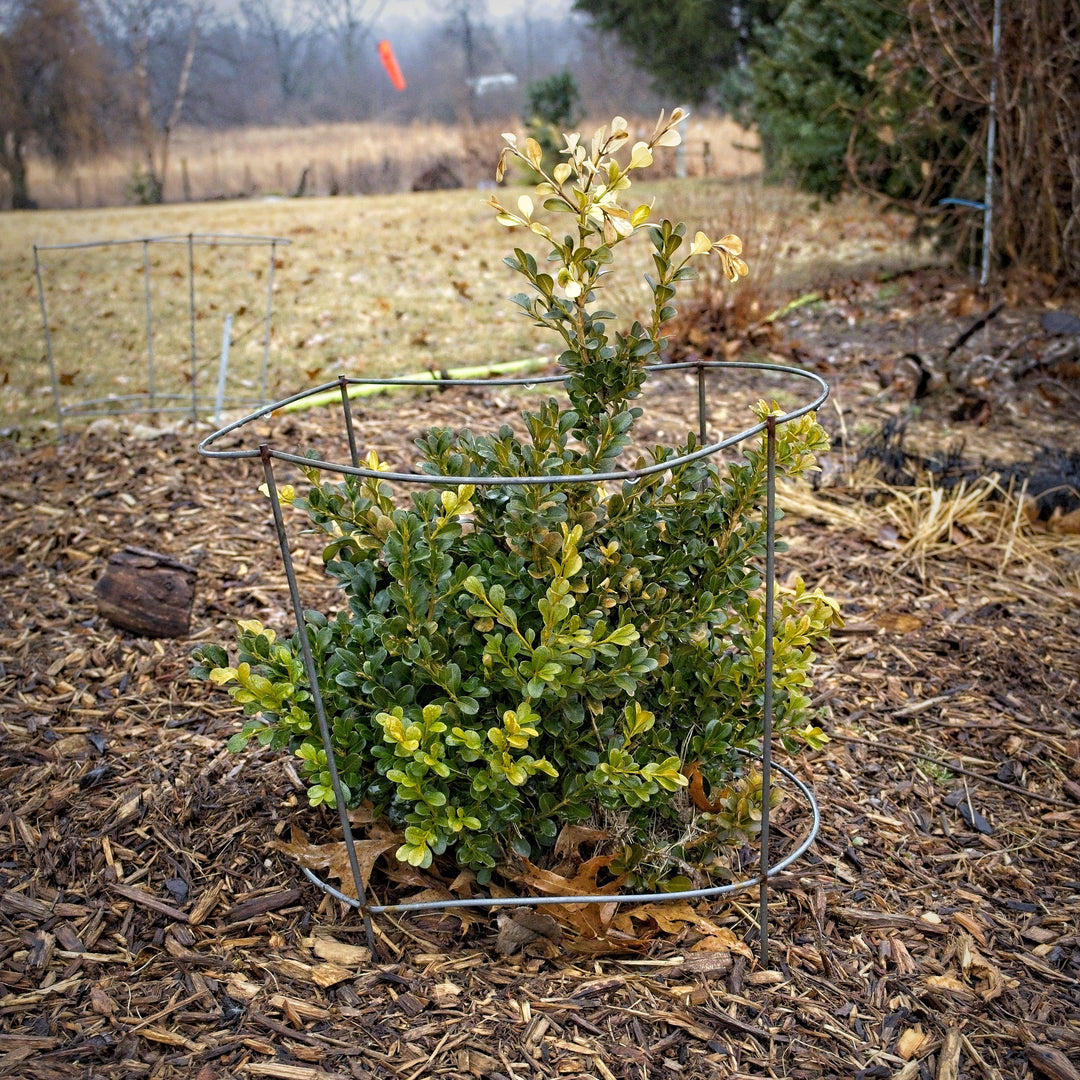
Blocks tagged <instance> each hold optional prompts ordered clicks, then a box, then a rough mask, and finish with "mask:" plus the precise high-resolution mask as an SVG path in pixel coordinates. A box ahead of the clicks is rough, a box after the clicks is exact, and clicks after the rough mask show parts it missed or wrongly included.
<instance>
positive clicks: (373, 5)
mask: <svg viewBox="0 0 1080 1080" xmlns="http://www.w3.org/2000/svg"><path fill="white" fill-rule="evenodd" d="M312 2H313V4H314V7H315V11H316V12H317V13H318V16H319V20H320V26H319V29H320V30H322V31H324V32H325V33H327V34H329V35H330V36H331V37H332V38H333V39H334V40H335V41H337V42H338V43H339V47H340V49H341V56H342V59H343V61H344V64H345V72H344V75H345V93H344V95H343V96H344V99H345V101H346V103H347V107H348V108H349V110H350V111H351V112H353V113H354V114H355V103H356V89H357V85H358V79H359V75H360V59H361V57H362V55H363V51H364V47H365V45H366V44H367V42H368V40H369V39H370V38H371V35H372V31H373V30H374V29H375V23H376V22H377V21H378V20H379V18H380V16H381V15H382V13H383V9H384V8H385V7H386V4H387V0H312Z"/></svg>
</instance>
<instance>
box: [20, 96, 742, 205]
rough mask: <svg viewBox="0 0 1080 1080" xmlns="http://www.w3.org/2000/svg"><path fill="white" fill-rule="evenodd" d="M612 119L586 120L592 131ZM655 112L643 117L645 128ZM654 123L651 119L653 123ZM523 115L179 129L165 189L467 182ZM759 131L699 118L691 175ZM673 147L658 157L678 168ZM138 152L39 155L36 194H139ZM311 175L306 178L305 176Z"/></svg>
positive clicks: (78, 201) (726, 161) (735, 154)
mask: <svg viewBox="0 0 1080 1080" xmlns="http://www.w3.org/2000/svg"><path fill="white" fill-rule="evenodd" d="M605 119H606V118H604V119H598V120H596V122H595V123H590V122H589V121H586V122H585V123H584V124H583V125H582V130H592V129H593V128H594V127H598V126H599V125H600V124H601V123H603V122H605ZM652 123H653V119H649V120H648V121H641V122H640V125H639V126H641V128H642V130H643V132H647V130H649V129H651V127H652ZM646 125H647V126H646ZM517 128H518V124H517V122H516V121H506V122H502V123H500V122H495V121H484V122H482V123H478V124H471V125H459V126H456V127H446V126H443V125H439V124H422V123H416V124H412V125H409V126H407V127H400V126H392V125H389V124H379V123H357V124H306V125H304V126H302V127H284V126H283V127H276V128H240V129H237V130H226V131H208V130H203V129H196V128H190V127H181V128H179V129H178V130H177V132H176V134H175V136H174V137H173V140H172V143H171V145H170V157H169V161H170V164H169V168H168V172H167V174H166V177H165V186H166V196H167V198H168V199H169V200H171V201H179V200H181V199H183V200H184V201H186V202H190V201H192V200H194V201H196V202H202V201H206V200H213V199H223V198H237V197H241V198H250V197H253V196H267V195H283V196H287V195H294V194H296V193H297V191H298V190H300V189H301V187H302V189H303V192H304V193H306V194H308V195H370V194H379V193H386V192H392V191H401V190H404V191H408V190H410V189H411V188H412V187H413V185H414V184H416V183H417V182H418V181H420V180H421V178H422V176H423V175H424V173H425V172H427V171H428V170H429V169H431V168H432V167H434V166H438V165H443V166H447V167H448V168H449V169H450V170H451V172H452V173H453V174H454V175H455V176H456V177H457V178H458V179H459V180H460V181H461V182H462V183H463V184H464V185H466V186H469V187H473V186H475V185H477V184H481V183H484V182H485V181H489V180H490V179H491V176H492V173H493V172H494V169H495V159H496V158H497V157H498V152H499V151H498V148H499V146H500V145H501V143H500V141H499V134H500V132H502V131H506V130H517ZM754 141H755V140H754V137H753V136H752V135H751V134H750V133H749V132H747V131H745V130H744V129H743V128H741V127H739V126H738V125H737V124H735V123H734V122H733V121H731V120H729V119H726V118H723V117H712V116H704V117H694V118H693V119H691V120H690V121H689V126H688V129H687V141H686V150H685V153H686V171H687V173H688V175H690V176H712V177H716V178H718V179H730V178H732V177H738V176H747V175H749V174H751V173H754V172H757V171H758V170H759V169H760V167H761V159H760V156H759V155H758V154H757V153H756V151H755V150H754V149H753V146H754ZM674 162H675V155H674V153H665V154H664V155H663V156H662V158H661V159H660V160H659V161H658V165H657V168H658V170H659V171H666V172H671V171H672V170H673V168H674ZM135 169H136V166H135V163H134V157H133V154H132V152H130V151H126V152H125V151H118V152H115V153H110V154H104V155H101V156H100V157H96V158H94V159H93V160H90V161H87V162H84V163H82V164H80V165H78V166H77V167H75V168H73V169H70V170H67V171H64V172H61V173H58V172H57V171H56V170H55V169H54V168H53V167H52V166H51V165H49V164H48V163H46V162H44V161H40V160H37V161H32V162H31V178H32V185H33V194H34V198H35V199H36V200H37V202H38V204H39V205H40V206H41V207H43V208H48V209H56V208H62V209H81V208H83V207H101V206H119V205H123V204H124V203H127V202H130V201H132V196H131V184H132V178H133V176H134V173H135ZM305 174H306V175H305Z"/></svg>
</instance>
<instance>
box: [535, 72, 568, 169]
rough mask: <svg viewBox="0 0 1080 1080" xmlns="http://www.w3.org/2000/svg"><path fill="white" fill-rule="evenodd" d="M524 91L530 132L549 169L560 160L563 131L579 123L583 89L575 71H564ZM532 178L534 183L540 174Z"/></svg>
mask: <svg viewBox="0 0 1080 1080" xmlns="http://www.w3.org/2000/svg"><path fill="white" fill-rule="evenodd" d="M525 93H526V96H527V97H528V110H527V114H526V115H527V116H528V117H529V120H528V124H527V129H528V133H529V135H530V136H531V137H532V138H534V139H535V140H536V141H537V142H538V143H539V144H540V149H541V151H542V152H543V161H544V163H545V165H546V166H547V167H548V168H549V169H550V168H552V167H553V166H554V165H555V163H556V161H558V158H559V146H560V145H561V136H562V133H563V132H564V131H569V130H570V129H571V128H572V127H573V125H574V124H575V123H577V113H578V109H579V108H580V106H581V92H580V91H579V90H578V85H577V80H576V79H575V78H574V76H573V74H572V73H571V72H569V71H563V72H561V73H560V74H558V75H552V76H551V77H550V78H548V79H542V80H540V81H539V82H534V83H530V84H529V86H528V87H526V90H525ZM531 179H533V182H534V183H535V182H536V180H538V179H539V177H538V176H536V174H533V177H532V178H531Z"/></svg>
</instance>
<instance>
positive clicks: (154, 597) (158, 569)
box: [94, 547, 196, 638]
mask: <svg viewBox="0 0 1080 1080" xmlns="http://www.w3.org/2000/svg"><path fill="white" fill-rule="evenodd" d="M195 577H196V571H195V568H194V567H193V566H187V565H186V564H184V563H181V562H177V560H176V559H173V558H172V557H171V556H169V555H162V554H160V553H158V552H156V551H146V550H145V549H144V548H138V547H126V548H124V549H123V550H122V551H118V552H116V553H115V554H113V555H110V556H109V562H108V565H107V566H106V568H105V573H104V574H102V575H101V577H100V578H99V579H98V581H97V584H96V585H95V586H94V591H95V592H96V593H97V609H98V613H99V614H100V615H102V616H103V617H104V618H106V619H108V620H109V622H111V623H112V624H113V625H114V626H118V627H120V628H121V629H123V630H130V631H131V632H132V633H134V634H142V635H143V636H145V637H172V638H175V637H186V636H187V634H188V633H189V632H190V630H191V608H192V605H193V604H194V602H195Z"/></svg>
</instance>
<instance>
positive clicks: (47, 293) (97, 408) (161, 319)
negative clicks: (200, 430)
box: [34, 233, 290, 438]
mask: <svg viewBox="0 0 1080 1080" xmlns="http://www.w3.org/2000/svg"><path fill="white" fill-rule="evenodd" d="M289 243H290V241H289V240H287V239H285V238H283V237H279V236H248V235H243V234H235V233H187V234H185V235H163V236H144V237H138V238H135V239H130V240H89V241H84V242H81V243H72V244H35V245H34V277H35V281H36V284H37V294H38V303H39V306H40V309H41V323H42V330H43V333H44V338H45V359H46V363H47V365H48V372H49V384H50V388H51V391H52V398H53V405H54V409H55V413H56V424H57V430H58V434H59V435H60V437H61V438H62V437H63V435H64V422H65V420H75V419H89V418H94V417H101V416H128V415H131V414H135V413H145V414H147V415H149V416H151V417H157V416H158V415H159V414H161V413H182V414H183V413H187V414H189V415H190V416H191V418H192V419H193V420H197V419H200V418H204V417H213V418H214V419H215V422H219V421H220V417H221V413H222V410H223V409H225V408H230V409H235V408H250V407H252V406H255V405H262V404H265V402H266V400H267V373H268V368H269V364H270V353H271V340H272V334H273V311H274V270H275V268H276V267H277V265H278V250H279V248H283V247H286V246H287V245H288V244H289ZM90 320H92V321H93V324H94V325H93V327H92V328H91V326H90V325H89V321H90Z"/></svg>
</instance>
